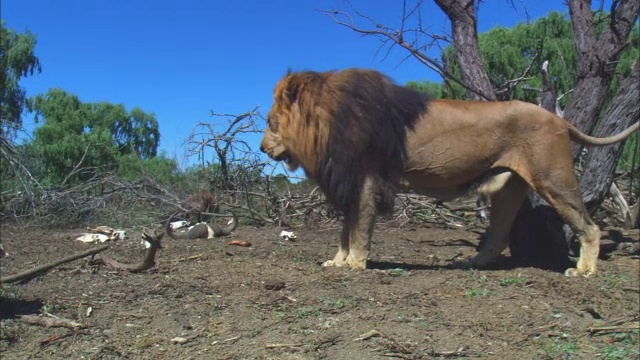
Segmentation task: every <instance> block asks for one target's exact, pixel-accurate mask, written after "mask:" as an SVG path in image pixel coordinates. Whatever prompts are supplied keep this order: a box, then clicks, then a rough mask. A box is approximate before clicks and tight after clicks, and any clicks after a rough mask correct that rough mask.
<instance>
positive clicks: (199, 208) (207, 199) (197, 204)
mask: <svg viewBox="0 0 640 360" xmlns="http://www.w3.org/2000/svg"><path fill="white" fill-rule="evenodd" d="M186 203H187V206H188V207H189V208H191V209H193V210H194V211H195V212H196V215H197V221H205V220H206V219H207V216H206V215H205V214H203V213H216V212H218V210H219V208H218V201H217V200H216V197H215V196H214V195H213V194H212V193H211V191H209V190H205V189H200V190H198V192H196V193H195V194H193V195H191V196H190V197H189V198H188V199H187V201H186Z"/></svg>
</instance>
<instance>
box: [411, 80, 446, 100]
mask: <svg viewBox="0 0 640 360" xmlns="http://www.w3.org/2000/svg"><path fill="white" fill-rule="evenodd" d="M406 86H407V87H408V88H409V89H414V90H417V91H421V92H424V93H427V94H429V95H431V97H432V98H434V99H441V98H443V97H444V86H443V85H442V84H441V83H436V82H431V81H428V80H423V81H421V82H418V81H409V82H408V83H407V84H406Z"/></svg>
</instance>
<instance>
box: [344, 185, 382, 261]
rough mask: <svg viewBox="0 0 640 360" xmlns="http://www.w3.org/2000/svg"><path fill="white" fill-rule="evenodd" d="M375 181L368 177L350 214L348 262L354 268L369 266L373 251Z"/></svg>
mask: <svg viewBox="0 0 640 360" xmlns="http://www.w3.org/2000/svg"><path fill="white" fill-rule="evenodd" d="M374 184H375V181H374V180H373V178H371V177H366V178H365V180H364V184H363V185H362V190H361V192H360V198H359V203H358V206H357V207H355V206H354V207H353V208H352V210H351V216H350V223H351V226H350V234H349V255H347V259H346V261H347V264H349V267H350V268H352V269H354V270H364V269H366V268H367V259H368V258H369V253H370V252H371V237H372V236H373V226H374V224H375V221H376V211H377V209H376V202H375V190H376V189H375V186H374Z"/></svg>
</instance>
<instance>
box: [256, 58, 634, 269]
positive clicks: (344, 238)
mask: <svg viewBox="0 0 640 360" xmlns="http://www.w3.org/2000/svg"><path fill="white" fill-rule="evenodd" d="M267 123H268V124H267V128H266V130H265V132H264V136H263V138H262V141H261V144H260V149H261V150H262V151H263V152H265V153H266V154H267V155H268V156H269V157H271V158H273V159H274V160H277V161H284V162H285V163H286V164H287V166H288V167H289V168H290V169H291V170H294V169H297V168H298V167H302V169H303V170H304V172H305V174H306V175H307V177H308V178H310V179H312V180H314V181H316V182H317V184H318V185H319V187H320V188H321V190H322V191H323V192H324V193H325V195H326V197H327V199H328V201H329V202H330V203H331V204H333V205H334V206H335V207H336V208H338V209H339V210H341V211H342V212H343V213H344V226H343V229H342V234H341V237H340V245H339V248H338V252H337V254H336V255H335V256H334V258H333V259H332V260H329V261H326V262H324V263H323V265H324V266H349V267H350V268H352V269H366V267H367V259H368V257H369V253H370V249H371V237H372V234H373V228H374V223H375V219H376V216H377V215H378V214H380V213H388V212H390V211H391V210H392V209H393V203H394V199H395V196H396V194H397V193H398V192H400V191H413V192H415V193H418V194H425V195H429V196H432V197H435V198H438V199H441V200H451V199H453V198H456V197H459V196H462V195H465V194H467V193H469V192H470V191H473V190H475V191H476V192H478V193H480V194H481V195H483V196H487V197H488V199H489V200H490V202H491V204H492V210H491V214H490V219H489V224H490V225H489V229H488V230H487V235H488V239H487V241H486V245H485V246H484V247H483V248H482V249H481V250H480V251H479V253H478V254H477V255H475V256H474V257H473V258H472V259H470V260H469V261H467V262H466V265H467V266H468V267H474V268H482V267H486V266H487V265H488V264H490V263H491V262H492V261H493V260H495V259H496V258H497V257H498V256H499V255H500V254H501V253H502V252H503V251H504V250H505V249H506V248H507V246H508V243H509V241H508V235H509V231H510V228H511V225H512V222H513V221H514V218H515V216H516V213H517V210H518V209H519V207H520V206H521V204H522V202H523V201H524V199H525V196H526V194H527V191H528V189H532V190H534V191H536V192H537V193H538V194H540V196H541V197H542V198H544V199H545V200H546V201H547V202H548V203H549V204H551V206H553V208H554V209H555V211H557V213H558V214H559V215H560V217H561V218H562V219H563V220H564V221H565V222H566V223H567V224H568V225H569V226H570V227H571V229H573V231H574V233H575V234H576V236H577V238H578V239H579V241H580V245H581V252H580V257H579V260H578V262H577V264H576V267H575V268H569V269H567V270H566V272H565V274H566V275H585V276H588V275H590V274H594V273H595V272H596V263H597V258H598V254H599V243H600V230H599V228H598V226H597V225H596V224H595V223H594V222H593V220H592V219H591V218H590V217H589V214H588V213H587V210H586V208H585V205H584V202H583V200H582V196H581V194H580V191H579V187H578V182H577V179H576V176H575V174H574V170H573V169H574V168H573V158H572V156H571V150H570V139H573V140H574V141H577V142H579V143H581V144H584V145H594V146H603V145H607V144H613V143H615V142H618V141H621V140H623V139H625V138H626V137H627V136H628V135H629V134H631V133H632V132H633V131H635V130H637V129H638V127H639V124H638V123H636V124H634V125H633V126H631V127H630V128H628V129H626V130H625V131H623V132H621V133H619V134H617V135H615V136H611V137H606V138H596V137H591V136H588V135H586V134H583V133H582V132H580V131H579V130H578V129H577V128H575V127H574V126H573V125H571V124H570V123H568V122H567V121H566V120H564V119H562V118H560V117H558V116H557V115H555V114H552V113H550V112H548V111H546V110H544V109H543V108H541V107H539V106H536V105H534V104H530V103H525V102H521V101H505V102H481V101H462V100H432V99H430V98H429V97H428V96H427V95H425V94H423V93H420V92H417V91H414V90H411V89H409V88H406V87H403V86H399V85H396V84H395V83H394V82H393V81H392V80H391V79H390V78H388V77H387V76H385V75H383V74H381V73H379V72H377V71H374V70H362V69H346V70H342V71H328V72H314V71H303V72H288V73H287V75H286V76H284V78H283V79H281V80H280V81H279V82H278V83H277V84H276V86H275V89H274V103H273V106H272V108H271V110H270V111H269V113H268V115H267Z"/></svg>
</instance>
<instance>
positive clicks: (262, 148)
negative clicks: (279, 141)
mask: <svg viewBox="0 0 640 360" xmlns="http://www.w3.org/2000/svg"><path fill="white" fill-rule="evenodd" d="M260 151H262V152H263V153H266V150H265V149H264V146H262V144H260Z"/></svg>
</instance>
